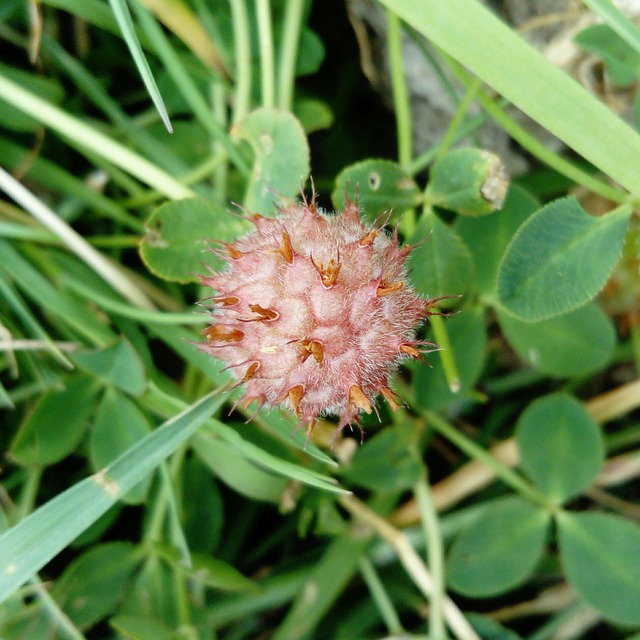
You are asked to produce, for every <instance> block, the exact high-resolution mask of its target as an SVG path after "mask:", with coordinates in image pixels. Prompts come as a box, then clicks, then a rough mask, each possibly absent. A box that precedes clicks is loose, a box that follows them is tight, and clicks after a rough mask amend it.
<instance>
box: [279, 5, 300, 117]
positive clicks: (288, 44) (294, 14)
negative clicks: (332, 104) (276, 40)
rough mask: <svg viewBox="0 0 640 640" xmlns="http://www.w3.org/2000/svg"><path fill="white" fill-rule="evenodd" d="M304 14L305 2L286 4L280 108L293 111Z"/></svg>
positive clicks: (280, 70) (280, 67)
mask: <svg viewBox="0 0 640 640" xmlns="http://www.w3.org/2000/svg"><path fill="white" fill-rule="evenodd" d="M303 13H304V0H289V1H288V2H285V12H284V21H283V33H282V43H281V45H280V60H279V63H280V64H279V73H278V106H279V107H280V108H281V109H284V110H285V111H291V108H292V106H293V93H294V87H295V78H296V59H297V57H298V43H299V42H300V26H301V25H302V14H303Z"/></svg>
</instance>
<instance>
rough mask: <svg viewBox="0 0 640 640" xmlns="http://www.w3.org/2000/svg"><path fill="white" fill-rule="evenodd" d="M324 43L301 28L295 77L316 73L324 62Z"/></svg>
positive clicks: (310, 32)
mask: <svg viewBox="0 0 640 640" xmlns="http://www.w3.org/2000/svg"><path fill="white" fill-rule="evenodd" d="M324 51H325V50H324V43H323V42H322V39H321V38H320V36H318V34H317V33H315V32H314V31H311V29H308V28H306V27H303V28H302V30H301V32H300V43H299V45H298V58H297V59H296V76H308V75H311V74H313V73H316V71H318V69H319V68H320V65H321V64H322V61H323V60H324Z"/></svg>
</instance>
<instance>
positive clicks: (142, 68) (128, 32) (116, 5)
mask: <svg viewBox="0 0 640 640" xmlns="http://www.w3.org/2000/svg"><path fill="white" fill-rule="evenodd" d="M109 4H110V5H111V10H112V11H113V15H114V16H115V17H116V20H117V21H118V25H119V26H120V30H121V31H122V36H123V37H124V40H125V42H126V43H127V46H128V47H129V51H130V52H131V57H132V58H133V61H134V62H135V64H136V67H138V73H139V74H140V77H141V78H142V81H143V82H144V86H145V87H146V88H147V91H148V92H149V96H150V97H151V100H153V104H154V105H155V107H156V109H157V110H158V113H159V114H160V117H161V118H162V122H164V126H165V127H166V128H167V131H169V133H173V127H172V126H171V122H170V120H169V114H168V113H167V108H166V107H165V106H164V100H163V99H162V96H161V95H160V91H159V89H158V85H156V81H155V79H154V77H153V73H151V69H150V68H149V63H148V62H147V59H146V58H145V55H144V53H143V51H142V47H141V46H140V42H139V40H138V36H137V35H136V29H135V27H134V26H133V20H132V19H131V13H129V7H128V6H127V0H109Z"/></svg>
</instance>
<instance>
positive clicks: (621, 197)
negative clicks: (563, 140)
mask: <svg viewBox="0 0 640 640" xmlns="http://www.w3.org/2000/svg"><path fill="white" fill-rule="evenodd" d="M448 60H449V64H450V66H451V68H452V70H453V71H454V73H455V74H456V75H457V76H458V78H459V79H460V80H461V82H463V83H464V84H465V85H466V86H467V87H468V86H469V85H470V84H471V83H472V82H473V79H472V76H471V75H469V74H468V73H467V71H465V69H464V68H463V67H462V66H461V65H459V64H458V63H457V62H456V61H455V60H452V59H450V58H448ZM477 98H478V102H479V103H480V105H481V106H482V108H483V109H484V110H485V111H486V112H487V113H488V114H489V116H490V117H491V118H493V120H495V121H496V122H497V123H498V124H499V125H500V127H501V128H502V129H503V130H504V131H505V132H506V133H508V134H509V136H511V138H513V140H515V141H516V142H517V143H518V144H519V145H520V146H522V148H523V149H526V150H527V151H528V152H529V153H531V154H533V155H534V156H535V157H536V158H538V159H539V160H541V161H542V162H544V163H545V164H546V165H548V166H549V167H551V168H552V169H555V170H556V171H557V172H558V173H561V174H562V175H564V176H566V177H567V178H569V179H571V180H573V181H574V182H575V183H576V184H579V185H582V186H583V187H586V188H587V189H589V190H590V191H592V192H593V193H596V194H598V195H601V196H602V197H604V198H607V199H609V200H611V201H612V202H627V201H628V200H629V198H630V195H629V194H628V193H627V192H625V191H622V190H620V189H616V188H615V187H612V186H610V185H608V184H607V183H605V182H603V181H602V180H599V179H598V178H594V177H593V176H592V175H590V174H588V173H587V172H586V171H583V170H582V169H580V168H578V167H576V166H575V165H573V164H571V163H570V162H569V161H567V160H565V159H564V158H562V157H560V156H559V155H558V154H557V153H554V152H553V151H551V150H550V149H548V148H547V147H546V146H545V145H544V144H542V143H541V142H540V141H539V140H538V139H537V138H535V137H534V136H533V135H531V134H530V133H529V132H528V131H526V129H524V128H523V127H522V126H520V125H519V124H518V123H517V122H516V121H515V120H514V119H513V118H512V117H511V116H509V115H508V114H507V112H506V111H505V110H504V109H503V108H502V107H501V106H499V105H498V103H497V102H496V101H495V100H493V99H492V98H491V97H489V95H488V94H487V93H486V92H485V91H479V92H478V94H477Z"/></svg>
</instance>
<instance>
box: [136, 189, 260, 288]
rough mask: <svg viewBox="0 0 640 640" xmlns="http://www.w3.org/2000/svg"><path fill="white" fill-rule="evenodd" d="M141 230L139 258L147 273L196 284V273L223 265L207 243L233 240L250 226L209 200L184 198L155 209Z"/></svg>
mask: <svg viewBox="0 0 640 640" xmlns="http://www.w3.org/2000/svg"><path fill="white" fill-rule="evenodd" d="M145 229H146V230H145V235H144V238H143V239H142V242H141V243H140V257H141V258H142V260H143V262H144V263H145V265H146V266H147V268H148V269H149V271H151V272H152V273H154V274H155V275H157V276H159V277H160V278H164V279H165V280H172V281H175V282H197V280H198V275H197V274H198V273H202V272H203V271H206V268H207V267H210V268H212V269H220V268H221V267H222V266H223V264H224V262H223V261H222V259H221V258H219V257H217V256H216V255H215V253H213V252H212V251H211V250H210V249H209V248H208V246H207V242H211V241H216V240H220V241H223V242H230V241H232V240H235V239H236V238H237V237H238V236H240V235H242V234H243V233H246V232H247V231H248V230H249V229H250V223H249V222H248V221H246V220H243V219H242V218H240V217H238V216H234V215H232V214H231V213H230V212H229V211H227V210H226V209H225V208H224V207H223V206H222V205H219V204H217V203H216V202H214V201H212V200H205V199H204V198H186V199H183V200H176V201H174V202H167V203H166V204H163V205H161V206H160V207H158V208H157V209H156V210H155V211H154V212H153V213H152V214H151V215H150V216H149V219H148V220H147V223H146V225H145Z"/></svg>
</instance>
